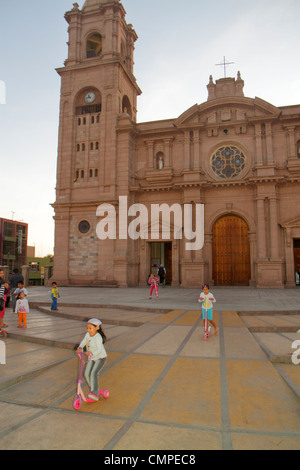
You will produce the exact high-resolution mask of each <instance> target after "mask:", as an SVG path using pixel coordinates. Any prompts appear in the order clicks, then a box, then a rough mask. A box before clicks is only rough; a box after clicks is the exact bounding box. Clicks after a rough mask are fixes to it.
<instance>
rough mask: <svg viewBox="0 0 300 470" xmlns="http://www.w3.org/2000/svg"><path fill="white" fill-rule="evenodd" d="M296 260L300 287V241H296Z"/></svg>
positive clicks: (297, 281) (297, 279)
mask: <svg viewBox="0 0 300 470" xmlns="http://www.w3.org/2000/svg"><path fill="white" fill-rule="evenodd" d="M294 260H295V278H296V285H297V286H300V239H299V238H296V239H294Z"/></svg>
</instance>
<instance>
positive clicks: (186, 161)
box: [183, 131, 191, 171]
mask: <svg viewBox="0 0 300 470" xmlns="http://www.w3.org/2000/svg"><path fill="white" fill-rule="evenodd" d="M190 145H191V139H190V131H185V133H184V165H183V168H184V170H187V171H189V170H190V169H191V150H190Z"/></svg>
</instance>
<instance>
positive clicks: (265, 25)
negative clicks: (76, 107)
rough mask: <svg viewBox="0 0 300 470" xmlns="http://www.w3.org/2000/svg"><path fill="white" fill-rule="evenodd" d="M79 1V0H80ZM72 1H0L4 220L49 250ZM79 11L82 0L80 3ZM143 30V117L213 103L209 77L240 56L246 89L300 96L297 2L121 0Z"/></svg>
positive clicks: (280, 98)
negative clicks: (24, 226)
mask: <svg viewBox="0 0 300 470" xmlns="http://www.w3.org/2000/svg"><path fill="white" fill-rule="evenodd" d="M74 1H75V0H74ZM73 3H74V2H73V1H72V0H50V1H49V0H47V1H46V0H27V1H26V2H25V1H24V0H10V1H5V0H0V189H1V198H0V217H4V218H8V219H11V218H13V219H14V220H19V221H24V222H26V223H28V225H29V240H28V244H29V245H32V246H35V247H36V256H45V255H47V254H50V253H53V246H54V221H53V215H54V211H53V208H52V207H51V203H53V202H54V201H55V184H56V160H57V141H58V125H59V119H58V117H59V99H60V77H59V75H58V74H57V72H56V70H55V69H56V68H58V67H62V66H63V63H64V60H65V59H66V58H67V44H66V43H67V41H68V33H67V28H68V24H67V23H66V21H65V19H64V14H65V12H66V11H68V10H71V9H72V7H73ZM78 3H79V7H80V8H82V6H83V4H84V1H80V0H78ZM122 4H123V6H124V8H125V10H126V12H127V15H126V21H127V23H131V24H132V25H133V27H134V29H135V31H136V32H137V35H138V40H137V42H136V44H135V57H134V61H135V66H134V75H135V77H136V79H137V83H138V85H139V87H140V88H141V90H142V95H141V96H140V97H139V98H138V122H145V121H153V120H160V119H169V118H176V117H178V116H180V115H181V114H182V113H183V112H184V111H186V110H187V109H189V108H190V107H191V106H193V105H194V104H196V103H198V104H201V103H203V102H205V101H206V100H207V88H206V86H207V84H208V81H209V76H210V75H212V76H213V78H214V80H217V79H219V78H222V77H223V76H224V71H223V68H222V67H220V66H217V65H216V64H219V63H220V62H222V61H223V57H224V56H225V57H226V60H227V61H228V62H234V64H233V65H229V66H228V67H227V76H230V77H236V76H237V72H238V71H240V72H241V75H242V78H243V79H244V81H245V88H244V93H245V96H247V97H250V98H254V97H255V96H258V97H259V98H262V99H264V100H266V101H268V102H269V103H272V104H273V105H275V106H286V105H295V104H299V103H300V61H299V46H300V28H299V17H300V2H299V0H284V1H283V0H263V1H262V0H227V1H226V2H224V0H215V1H214V2H209V1H203V0H188V1H186V2H184V1H182V0H151V1H148V0H123V1H122Z"/></svg>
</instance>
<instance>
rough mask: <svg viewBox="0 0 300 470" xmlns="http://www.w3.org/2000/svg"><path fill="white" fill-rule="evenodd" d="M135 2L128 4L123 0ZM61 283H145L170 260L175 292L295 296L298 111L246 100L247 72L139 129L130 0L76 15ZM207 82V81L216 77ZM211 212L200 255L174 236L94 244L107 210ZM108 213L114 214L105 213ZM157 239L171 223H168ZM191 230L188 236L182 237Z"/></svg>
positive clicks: (58, 210)
mask: <svg viewBox="0 0 300 470" xmlns="http://www.w3.org/2000/svg"><path fill="white" fill-rule="evenodd" d="M124 3H125V0H124ZM65 19H66V21H67V23H68V32H69V41H68V57H67V59H66V60H65V63H64V66H63V67H61V68H58V69H57V72H58V74H59V75H60V77H61V98H60V122H59V141H58V160H57V185H56V201H55V202H54V204H53V208H54V211H55V216H54V220H55V251H54V272H53V278H52V279H53V280H55V281H57V282H58V283H59V285H61V286H63V285H64V286H79V285H80V286H111V287H114V286H115V287H131V286H144V285H146V282H147V279H148V276H149V274H150V273H151V272H153V273H157V270H158V267H159V266H160V265H161V264H162V265H163V266H164V267H165V268H166V276H167V282H168V284H170V285H173V286H182V287H200V286H201V284H202V283H204V282H206V283H209V284H210V285H215V286H253V287H257V288H284V287H295V286H296V279H297V276H298V275H297V274H296V273H297V272H298V271H299V272H300V184H299V183H300V105H295V106H283V107H275V106H273V105H272V104H271V103H268V102H266V101H264V100H263V99H261V98H257V97H255V98H250V97H245V96H244V81H243V78H244V77H243V78H242V76H241V73H240V72H238V73H237V75H236V77H228V78H222V79H219V80H216V81H214V79H213V77H212V76H210V77H209V82H208V85H207V101H206V102H204V103H201V104H200V105H199V104H195V105H194V106H192V107H191V108H189V109H187V110H186V111H184V112H183V114H181V115H180V116H175V117H174V118H173V119H166V120H158V121H152V122H141V123H139V122H137V98H138V96H139V95H140V94H141V90H140V88H139V86H138V84H137V81H136V78H135V76H134V70H133V68H134V48H135V42H136V41H137V39H138V38H137V34H136V32H135V30H134V29H133V26H132V25H131V24H127V22H126V12H125V10H124V6H123V5H122V3H121V2H120V1H119V0H86V1H85V3H84V5H83V7H82V8H81V9H80V8H79V5H78V4H77V3H74V5H73V9H72V10H70V11H68V12H66V14H65ZM208 75H209V74H208ZM120 197H123V198H124V197H126V198H127V199H126V200H127V203H128V207H129V206H130V207H131V206H133V205H135V204H139V205H143V207H146V208H148V209H149V211H150V208H151V206H153V205H163V204H164V205H167V207H170V208H172V206H173V205H176V207H182V208H183V207H185V205H189V207H192V208H193V209H195V208H196V207H197V206H199V205H201V206H202V207H204V224H203V238H204V243H203V247H202V248H201V249H198V250H190V251H188V250H186V249H185V246H186V239H185V232H184V230H183V229H184V227H181V229H182V230H181V231H182V233H181V236H176V235H178V226H177V225H178V220H176V218H175V215H174V217H172V214H171V215H170V226H171V230H169V235H168V237H167V238H166V237H162V236H161V237H159V238H157V237H156V236H155V237H153V236H152V231H151V230H148V227H142V226H140V232H143V234H144V236H140V237H139V238H138V239H132V238H130V237H127V238H126V237H119V236H118V232H117V236H116V237H115V238H112V237H107V239H100V238H99V237H98V236H97V225H98V224H99V221H100V220H101V217H100V216H99V212H98V208H99V206H100V205H105V206H104V207H112V208H114V210H115V213H116V222H117V225H120V224H121V222H120V221H121V213H120ZM102 215H103V214H102ZM158 225H159V233H160V234H161V232H162V231H163V226H162V225H163V221H162V219H161V218H160V219H158ZM179 229H180V227H179Z"/></svg>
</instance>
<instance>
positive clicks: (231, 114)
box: [174, 97, 281, 127]
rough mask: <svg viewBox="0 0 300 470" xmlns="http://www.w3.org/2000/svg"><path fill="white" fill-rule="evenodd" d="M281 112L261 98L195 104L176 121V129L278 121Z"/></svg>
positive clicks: (223, 99) (219, 100) (239, 98)
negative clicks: (244, 122) (243, 122)
mask: <svg viewBox="0 0 300 470" xmlns="http://www.w3.org/2000/svg"><path fill="white" fill-rule="evenodd" d="M280 114H281V110H280V109H278V108H276V107H275V106H273V105H272V104H270V103H268V102H267V101H264V100H262V99H261V98H257V97H256V98H254V99H252V98H245V97H225V98H218V99H215V100H211V101H207V102H205V103H202V104H200V105H198V104H195V105H194V106H192V107H191V108H189V109H188V110H186V111H185V112H184V113H182V114H181V115H180V116H179V117H178V118H177V119H176V120H175V121H174V126H175V127H189V126H191V127H194V126H195V125H197V124H198V125H199V126H207V125H208V126H209V125H221V124H222V123H226V122H227V123H228V122H230V121H232V122H233V123H236V122H242V121H248V122H255V121H260V120H273V119H277V118H278V117H279V116H280Z"/></svg>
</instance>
